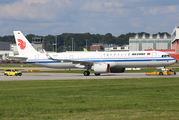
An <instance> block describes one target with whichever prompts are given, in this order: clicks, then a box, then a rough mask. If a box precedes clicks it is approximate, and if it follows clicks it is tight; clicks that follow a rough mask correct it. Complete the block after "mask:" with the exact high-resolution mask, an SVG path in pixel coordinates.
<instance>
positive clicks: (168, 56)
mask: <svg viewBox="0 0 179 120" xmlns="http://www.w3.org/2000/svg"><path fill="white" fill-rule="evenodd" d="M162 57H170V56H169V55H162Z"/></svg>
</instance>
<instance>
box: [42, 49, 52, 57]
mask: <svg viewBox="0 0 179 120" xmlns="http://www.w3.org/2000/svg"><path fill="white" fill-rule="evenodd" d="M43 51H44V53H45V55H46V56H47V58H48V59H53V58H52V57H51V56H50V55H49V54H48V53H47V52H46V51H45V49H43Z"/></svg>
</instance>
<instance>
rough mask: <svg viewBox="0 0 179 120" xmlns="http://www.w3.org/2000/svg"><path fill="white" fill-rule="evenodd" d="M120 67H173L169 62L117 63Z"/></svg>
mask: <svg viewBox="0 0 179 120" xmlns="http://www.w3.org/2000/svg"><path fill="white" fill-rule="evenodd" d="M116 65H117V66H118V67H125V68H129V67H163V66H167V65H171V62H167V61H141V62H118V63H116Z"/></svg>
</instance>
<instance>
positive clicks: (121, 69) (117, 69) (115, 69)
mask: <svg viewBox="0 0 179 120" xmlns="http://www.w3.org/2000/svg"><path fill="white" fill-rule="evenodd" d="M110 71H111V73H123V72H125V68H119V67H112V68H110Z"/></svg>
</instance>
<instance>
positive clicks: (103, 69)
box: [91, 64, 110, 73]
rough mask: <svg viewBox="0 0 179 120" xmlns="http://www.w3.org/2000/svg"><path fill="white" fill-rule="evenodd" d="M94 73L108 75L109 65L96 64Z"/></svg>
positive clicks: (93, 68) (93, 67)
mask: <svg viewBox="0 0 179 120" xmlns="http://www.w3.org/2000/svg"><path fill="white" fill-rule="evenodd" d="M91 69H92V70H93V71H94V73H108V72H109V71H110V65H109V64H94V65H93V66H92V68H91Z"/></svg>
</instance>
